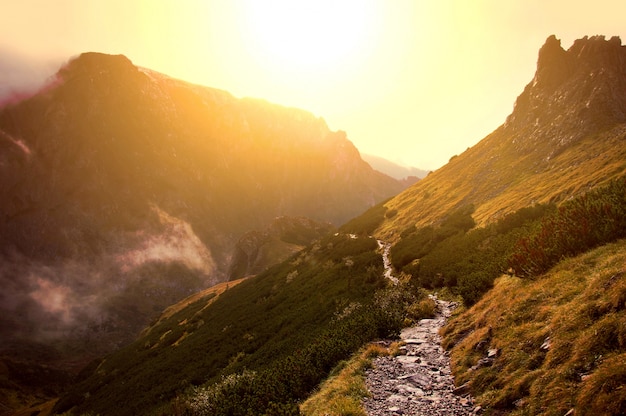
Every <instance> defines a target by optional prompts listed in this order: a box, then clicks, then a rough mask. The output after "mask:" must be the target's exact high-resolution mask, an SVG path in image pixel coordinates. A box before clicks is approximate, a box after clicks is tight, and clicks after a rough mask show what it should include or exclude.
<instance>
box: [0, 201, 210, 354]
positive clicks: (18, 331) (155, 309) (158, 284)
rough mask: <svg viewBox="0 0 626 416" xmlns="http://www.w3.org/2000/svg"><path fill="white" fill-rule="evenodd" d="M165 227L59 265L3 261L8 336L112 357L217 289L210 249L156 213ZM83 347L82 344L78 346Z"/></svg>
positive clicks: (0, 303)
mask: <svg viewBox="0 0 626 416" xmlns="http://www.w3.org/2000/svg"><path fill="white" fill-rule="evenodd" d="M154 211H156V213H157V214H158V217H159V221H160V226H159V227H156V228H151V229H149V230H148V229H144V230H140V231H136V232H133V233H128V232H126V233H123V234H121V235H118V236H117V238H116V241H117V242H118V244H117V245H116V247H115V248H113V249H112V250H109V251H106V252H103V253H101V254H99V255H98V256H94V257H93V258H89V259H86V258H65V259H59V260H58V261H55V262H47V263H44V262H41V261H35V260H32V259H30V258H28V257H26V256H23V255H21V254H17V253H15V252H14V253H13V254H11V255H8V256H5V258H4V259H2V260H3V261H2V262H1V263H0V285H1V286H2V288H3V290H2V291H1V292H0V338H2V339H4V340H22V341H24V340H25V341H32V342H37V343H44V344H50V345H51V344H59V343H60V344H66V343H68V342H71V343H72V345H74V346H76V345H84V348H91V347H90V346H89V345H93V344H94V343H93V341H94V340H97V344H98V347H97V348H99V349H100V351H99V352H106V351H109V350H111V349H113V348H116V347H119V346H120V345H121V344H123V343H125V342H128V341H130V340H132V339H133V338H134V337H135V336H136V335H137V334H138V332H139V331H140V330H141V329H142V328H144V327H145V326H146V325H147V324H149V322H150V321H151V320H152V319H154V318H156V317H157V316H158V315H159V314H160V313H161V312H162V311H163V309H165V308H166V307H167V306H169V305H170V304H173V303H175V302H177V301H179V300H181V299H183V298H185V297H186V296H189V295H190V294H192V293H195V292H197V291H199V290H201V289H204V288H206V287H208V286H211V285H213V284H215V283H216V281H215V279H216V265H215V262H214V260H213V258H212V255H211V252H210V251H209V249H208V248H207V247H206V246H205V245H204V244H203V243H202V242H201V240H200V239H199V238H198V237H197V236H196V235H195V234H194V232H193V229H192V227H191V226H190V225H189V224H188V223H187V222H185V221H183V220H181V219H178V218H175V217H173V216H170V215H168V214H167V213H165V212H163V211H160V210H158V209H157V208H154ZM77 341H78V342H77Z"/></svg>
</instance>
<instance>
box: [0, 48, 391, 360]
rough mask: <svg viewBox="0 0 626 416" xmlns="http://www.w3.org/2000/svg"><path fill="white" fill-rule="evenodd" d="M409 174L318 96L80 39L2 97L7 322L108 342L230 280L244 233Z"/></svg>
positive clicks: (77, 348)
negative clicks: (252, 84) (385, 164)
mask: <svg viewBox="0 0 626 416" xmlns="http://www.w3.org/2000/svg"><path fill="white" fill-rule="evenodd" d="M402 186H403V185H402V184H401V183H400V182H399V181H397V180H395V179H393V178H390V177H388V176H386V175H384V174H382V173H379V172H377V171H375V170H373V169H372V168H371V167H370V166H369V165H368V164H367V163H366V162H364V161H363V160H362V159H361V158H360V156H359V152H358V151H357V149H356V148H355V147H354V145H353V144H352V143H351V142H350V141H349V140H348V139H347V137H346V134H345V133H344V132H342V131H330V130H329V128H328V127H327V125H326V123H325V122H324V120H322V119H321V118H318V117H315V116H313V115H312V114H310V113H308V112H306V111H303V110H299V109H294V108H286V107H282V106H279V105H275V104H271V103H268V102H265V101H262V100H258V99H250V98H245V99H237V98H235V97H233V96H232V95H230V94H229V93H227V92H225V91H220V90H217V89H213V88H207V87H202V86H198V85H193V84H189V83H186V82H183V81H180V80H176V79H172V78H169V77H167V76H165V75H162V74H159V73H157V72H154V71H151V70H148V69H143V68H138V67H136V66H135V65H133V64H132V62H131V61H130V60H129V59H127V58H126V57H124V56H122V55H117V56H114V55H105V54H99V53H85V54H82V55H80V56H79V57H77V58H75V59H72V60H71V61H70V62H68V63H67V64H66V65H65V66H64V67H62V68H61V69H60V70H59V71H58V73H57V74H56V76H55V77H53V79H52V81H51V82H50V83H49V84H48V85H46V86H45V87H44V88H43V89H42V90H40V91H39V92H38V93H36V94H34V95H32V96H30V97H29V98H26V99H23V100H21V101H19V102H7V103H5V104H4V106H3V107H2V108H0V259H1V263H0V264H1V265H2V266H1V267H0V285H1V286H2V287H3V290H2V293H1V294H0V297H1V298H0V311H1V314H0V316H2V317H1V318H0V337H1V338H2V339H3V340H7V341H8V340H15V341H16V342H22V341H23V340H24V339H26V340H31V341H34V340H36V341H37V342H40V343H43V344H45V345H48V346H49V345H51V344H55V348H57V349H58V348H61V349H62V350H63V351H64V353H69V354H70V355H72V356H87V357H90V356H93V355H98V354H100V353H101V352H102V351H106V350H110V349H111V348H114V347H116V346H119V345H121V343H123V342H127V341H129V340H131V339H133V338H134V337H135V336H136V334H137V333H138V332H139V330H140V329H141V328H143V327H144V326H145V325H146V324H147V323H148V322H149V320H150V319H151V318H152V317H153V316H155V314H157V313H159V312H160V311H162V310H163V309H164V308H165V307H167V306H169V305H170V304H172V303H174V302H176V301H178V300H180V299H182V298H184V297H186V296H188V295H189V294H191V293H194V292H196V291H198V290H200V289H204V288H206V287H208V286H211V285H213V284H216V283H219V282H222V281H225V280H226V279H227V278H228V273H229V270H230V269H231V267H232V266H231V259H232V256H233V250H234V248H235V245H236V243H237V242H238V240H239V239H240V238H241V237H242V235H244V234H245V233H246V232H248V231H250V230H258V229H264V228H266V227H268V226H269V225H270V223H271V222H272V221H274V219H275V218H276V217H279V216H291V217H308V218H311V219H312V220H314V221H318V222H330V223H333V224H335V225H339V224H341V223H342V222H344V221H346V220H347V219H349V218H351V217H353V216H355V215H357V214H358V213H360V212H362V211H363V210H364V209H366V208H368V207H370V206H372V205H374V204H376V203H378V202H380V201H381V200H383V199H385V198H388V197H390V196H392V195H394V194H396V193H397V192H399V191H400V190H401V189H402ZM290 250H291V248H290ZM3 344H4V345H7V344H6V343H4V342H3ZM12 351H16V349H13V350H12ZM17 351H19V349H17ZM57 352H58V351H57Z"/></svg>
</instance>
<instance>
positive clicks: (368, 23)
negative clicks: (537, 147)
mask: <svg viewBox="0 0 626 416" xmlns="http://www.w3.org/2000/svg"><path fill="white" fill-rule="evenodd" d="M624 16H626V2H625V1H623V0H594V1H589V0H584V1H581V0H519V1H518V0H471V1H470V0H458V1H455V0H330V1H329V0H313V1H309V0H307V1H304V0H303V1H298V0H290V1H289V0H265V1H263V0H204V1H200V0H197V1H192V0H176V1H174V0H171V1H169V0H134V1H133V0H101V1H96V0H55V1H49V0H20V1H15V0H0V94H2V93H5V94H6V93H7V92H8V91H13V90H15V89H20V88H27V87H29V86H32V85H36V83H37V82H41V81H42V80H44V79H45V78H47V77H49V76H51V75H52V74H54V73H55V72H56V70H57V69H58V67H59V66H60V65H62V64H63V63H64V62H66V61H67V60H69V59H70V58H72V57H74V56H77V55H78V54H80V53H82V52H87V51H97V52H104V53H112V54H124V55H126V56H127V57H128V58H129V59H130V60H131V61H132V62H133V63H134V64H135V65H138V66H141V67H146V68H150V69H153V70H156V71H159V72H162V73H164V74H166V75H169V76H172V77H175V78H180V79H183V80H186V81H190V82H194V83H198V84H201V85H206V86H209V87H214V88H219V89H223V90H226V91H229V92H230V93H232V94H233V95H235V96H236V97H257V98H263V99H266V100H268V101H271V102H274V103H277V104H282V105H285V106H290V107H298V108H302V109H305V110H308V111H310V112H312V113H313V114H315V115H316V116H319V117H322V118H324V119H325V120H326V122H327V123H328V125H329V127H330V128H331V129H332V130H344V131H346V132H347V135H348V138H349V139H350V140H351V141H352V142H353V143H354V144H355V145H356V146H357V148H358V149H359V150H360V151H361V152H362V153H369V154H375V155H378V156H382V157H385V158H387V159H389V160H391V161H394V162H396V163H400V164H403V165H407V166H415V167H418V168H420V169H427V170H434V169H436V168H438V167H440V166H442V165H444V164H445V163H446V162H447V161H448V160H449V159H450V157H452V156H454V155H456V154H459V153H462V152H463V151H464V150H465V149H467V148H468V147H470V146H473V145H474V144H476V143H477V142H478V141H480V140H481V139H482V138H484V137H485V136H486V135H487V134H489V133H491V132H492V131H493V130H495V129H496V128H497V127H498V126H499V125H500V124H502V123H503V122H504V121H505V118H506V116H508V115H509V114H510V113H511V111H512V109H513V104H514V102H515V99H516V98H517V96H518V95H519V94H520V93H521V92H522V90H523V89H524V86H525V85H526V84H527V83H529V82H530V81H531V80H532V77H533V75H534V73H535V69H536V67H535V66H536V62H537V53H538V50H539V48H540V47H541V46H542V45H543V43H544V42H545V40H546V38H547V37H548V36H550V35H552V34H554V35H556V37H557V38H558V39H561V41H562V46H563V47H564V48H566V49H567V48H569V47H570V46H571V44H572V43H573V41H574V40H575V39H578V38H581V37H583V36H585V35H588V36H592V35H606V36H607V38H609V37H611V36H620V37H621V38H622V40H623V43H626V24H625V23H626V20H625V17H624Z"/></svg>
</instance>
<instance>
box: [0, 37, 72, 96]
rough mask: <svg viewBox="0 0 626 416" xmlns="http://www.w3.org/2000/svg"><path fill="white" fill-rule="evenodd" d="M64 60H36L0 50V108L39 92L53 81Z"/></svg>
mask: <svg viewBox="0 0 626 416" xmlns="http://www.w3.org/2000/svg"><path fill="white" fill-rule="evenodd" d="M66 59H67V58H66ZM66 59H57V60H55V59H49V60H38V59H34V58H29V57H27V56H24V55H20V54H19V53H16V52H12V51H10V50H8V49H3V48H0V106H3V105H6V104H10V103H13V102H17V101H19V100H22V99H24V98H26V97H29V96H30V95H32V94H34V93H36V92H37V91H39V90H40V89H41V88H42V87H44V86H45V85H46V84H48V83H49V82H51V81H52V80H54V75H55V73H56V72H57V70H58V68H59V67H60V66H61V65H62V64H63V62H64V61H65V60H66Z"/></svg>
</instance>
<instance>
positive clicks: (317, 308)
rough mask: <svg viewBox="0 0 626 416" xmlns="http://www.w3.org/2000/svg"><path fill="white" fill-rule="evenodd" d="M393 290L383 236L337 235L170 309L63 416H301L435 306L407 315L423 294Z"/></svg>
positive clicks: (66, 404) (96, 372) (75, 392)
mask: <svg viewBox="0 0 626 416" xmlns="http://www.w3.org/2000/svg"><path fill="white" fill-rule="evenodd" d="M387 285H388V281H387V280H386V279H385V278H384V277H383V267H382V258H381V255H380V253H379V252H378V245H377V243H376V240H375V239H373V238H369V237H358V238H357V237H356V236H351V235H346V234H335V235H330V236H328V237H326V238H323V239H321V240H320V241H318V242H317V243H315V244H313V245H312V246H310V247H309V248H307V249H305V250H303V251H302V252H300V253H298V254H296V255H294V256H292V257H291V258H290V259H289V260H288V261H286V262H284V263H281V264H280V265H277V266H275V267H274V268H272V269H270V270H268V271H267V272H265V273H263V274H261V275H259V276H257V277H255V278H250V279H247V280H245V281H243V282H241V283H239V284H238V285H237V286H236V287H231V288H229V289H228V290H224V291H223V292H221V293H219V294H214V293H212V294H209V295H210V296H206V299H205V298H200V299H197V300H196V299H195V298H193V299H190V300H189V302H187V303H188V305H187V306H186V307H184V308H182V309H178V308H174V309H172V310H170V311H168V313H167V314H166V315H165V316H164V317H163V319H160V320H158V321H157V322H155V325H154V326H153V327H151V328H150V329H149V330H146V331H145V332H144V336H142V337H140V338H139V339H138V340H137V341H136V342H134V343H132V344H130V345H128V346H127V347H125V348H123V349H121V350H119V351H118V352H116V353H114V354H112V355H110V356H108V357H106V358H105V359H103V360H102V361H101V362H94V363H93V364H92V365H91V366H90V368H88V369H86V370H85V371H84V374H83V375H82V376H81V380H80V381H79V383H77V384H76V386H74V388H73V389H72V391H70V392H69V393H68V394H67V395H65V396H64V397H62V398H61V399H60V400H59V402H58V403H57V405H56V408H55V411H57V412H64V411H71V412H72V413H73V414H81V413H84V412H93V413H99V414H111V413H115V414H119V415H124V414H129V415H130V414H159V413H166V414H171V413H177V412H178V413H182V414H190V415H202V414H211V415H249V414H254V415H262V414H296V413H297V411H298V408H297V403H298V402H300V401H303V400H304V399H305V398H306V397H308V395H309V394H310V393H311V391H313V390H314V389H315V388H316V387H317V386H318V384H319V383H320V382H321V381H322V380H323V379H325V378H326V377H327V376H328V374H329V373H330V371H331V370H332V369H333V368H334V367H335V366H336V365H337V363H339V362H341V361H342V360H345V359H347V358H349V357H350V356H351V355H352V354H353V353H354V352H355V351H357V350H358V349H359V348H361V347H362V346H363V345H365V344H366V343H367V342H369V341H371V340H374V339H377V338H382V337H390V336H395V335H397V334H398V331H399V330H400V328H401V327H402V325H403V324H404V323H405V322H406V320H407V319H411V316H412V317H413V318H415V317H416V314H417V313H419V311H421V310H422V309H427V308H426V307H425V306H424V305H422V306H420V307H414V308H413V309H414V310H413V311H412V312H411V313H412V315H411V316H409V315H407V313H406V311H407V309H408V308H409V306H411V305H413V304H416V303H417V304H418V305H419V304H420V302H421V301H423V300H424V297H425V294H424V292H422V291H419V290H416V289H414V288H412V287H409V286H407V287H404V286H403V287H391V288H389V287H387ZM111 397H115V398H116V400H115V401H111ZM118 403H125V405H124V407H123V408H119V406H118Z"/></svg>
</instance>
